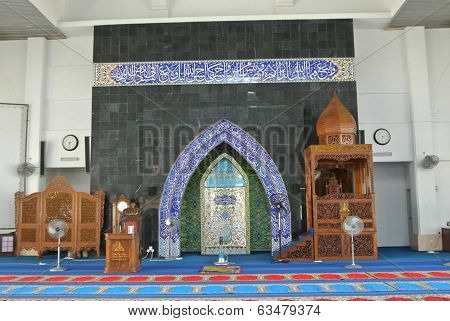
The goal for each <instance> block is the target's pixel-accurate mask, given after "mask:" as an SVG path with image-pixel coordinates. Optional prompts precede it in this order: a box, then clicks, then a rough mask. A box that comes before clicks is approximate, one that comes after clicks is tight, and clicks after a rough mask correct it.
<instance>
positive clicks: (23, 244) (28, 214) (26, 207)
mask: <svg viewBox="0 0 450 321" xmlns="http://www.w3.org/2000/svg"><path fill="white" fill-rule="evenodd" d="M15 203H16V235H17V246H16V255H18V254H19V253H20V251H22V250H32V249H33V250H35V251H37V252H38V254H39V248H40V230H39V222H40V219H41V217H40V211H39V208H40V206H41V195H40V194H39V193H34V194H31V195H29V196H26V197H25V195H24V194H23V193H21V192H18V193H16V195H15Z"/></svg>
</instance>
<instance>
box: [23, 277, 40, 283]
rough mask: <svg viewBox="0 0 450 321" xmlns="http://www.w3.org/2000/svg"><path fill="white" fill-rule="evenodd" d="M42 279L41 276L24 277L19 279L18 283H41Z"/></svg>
mask: <svg viewBox="0 0 450 321" xmlns="http://www.w3.org/2000/svg"><path fill="white" fill-rule="evenodd" d="M43 278H44V277H42V276H26V277H23V278H20V279H19V282H37V281H41V280H42V279H43Z"/></svg>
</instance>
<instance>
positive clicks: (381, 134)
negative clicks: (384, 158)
mask: <svg viewBox="0 0 450 321" xmlns="http://www.w3.org/2000/svg"><path fill="white" fill-rule="evenodd" d="M373 139H374V140H375V143H377V144H378V145H386V144H388V143H389V142H390V141H391V133H390V132H389V131H388V130H387V129H384V128H379V129H377V130H376V131H375V133H374V134H373Z"/></svg>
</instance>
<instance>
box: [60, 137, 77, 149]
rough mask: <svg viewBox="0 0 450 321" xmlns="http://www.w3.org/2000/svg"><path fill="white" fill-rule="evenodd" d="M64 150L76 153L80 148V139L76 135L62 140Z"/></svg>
mask: <svg viewBox="0 0 450 321" xmlns="http://www.w3.org/2000/svg"><path fill="white" fill-rule="evenodd" d="M62 146H63V148H64V149H65V150H66V151H68V152H71V151H74V150H75V149H77V147H78V138H77V136H75V135H67V136H65V137H64V138H63V140H62Z"/></svg>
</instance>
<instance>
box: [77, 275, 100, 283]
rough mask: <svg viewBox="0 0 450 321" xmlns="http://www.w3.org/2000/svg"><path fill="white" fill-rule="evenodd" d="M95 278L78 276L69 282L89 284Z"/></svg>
mask: <svg viewBox="0 0 450 321" xmlns="http://www.w3.org/2000/svg"><path fill="white" fill-rule="evenodd" d="M95 279H96V277H94V276H78V277H75V278H73V279H72V280H71V282H91V281H93V280H95Z"/></svg>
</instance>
